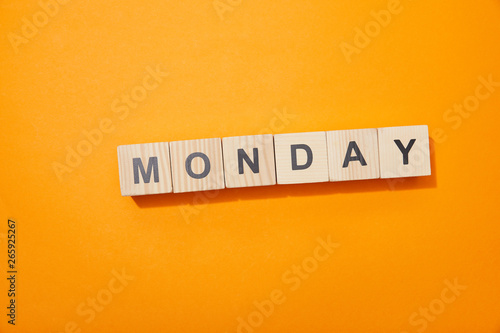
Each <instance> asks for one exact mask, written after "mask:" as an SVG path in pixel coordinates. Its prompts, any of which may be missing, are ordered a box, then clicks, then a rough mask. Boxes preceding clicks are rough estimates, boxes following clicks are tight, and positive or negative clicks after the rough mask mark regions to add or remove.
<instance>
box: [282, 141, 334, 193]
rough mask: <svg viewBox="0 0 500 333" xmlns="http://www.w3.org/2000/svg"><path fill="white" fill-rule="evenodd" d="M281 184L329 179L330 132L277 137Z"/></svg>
mask: <svg viewBox="0 0 500 333" xmlns="http://www.w3.org/2000/svg"><path fill="white" fill-rule="evenodd" d="M274 152H275V156H276V174H277V179H278V184H300V183H319V182H327V181H328V153H327V147H326V132H312V133H294V134H277V135H275V136H274Z"/></svg>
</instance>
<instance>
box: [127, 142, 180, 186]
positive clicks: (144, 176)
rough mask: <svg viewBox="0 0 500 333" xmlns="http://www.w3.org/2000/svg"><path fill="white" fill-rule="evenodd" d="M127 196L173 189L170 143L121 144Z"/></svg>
mask: <svg viewBox="0 0 500 333" xmlns="http://www.w3.org/2000/svg"><path fill="white" fill-rule="evenodd" d="M117 150H118V169H119V174H120V188H121V192H122V195H123V196H131V195H143V194H158V193H171V192H172V175H171V172H170V150H169V145H168V142H156V143H145V144H136V145H125V146H118V148H117Z"/></svg>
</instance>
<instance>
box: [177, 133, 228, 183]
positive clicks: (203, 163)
mask: <svg viewBox="0 0 500 333" xmlns="http://www.w3.org/2000/svg"><path fill="white" fill-rule="evenodd" d="M170 150H171V153H172V179H173V187H174V193H182V192H193V191H207V190H219V189H223V188H224V166H223V164H222V147H221V140H220V139H219V138H216V139H202V140H188V141H174V142H170Z"/></svg>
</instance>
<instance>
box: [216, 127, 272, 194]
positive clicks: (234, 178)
mask: <svg viewBox="0 0 500 333" xmlns="http://www.w3.org/2000/svg"><path fill="white" fill-rule="evenodd" d="M239 149H243V150H244V151H245V154H246V156H248V158H249V159H250V160H251V162H252V163H254V164H252V167H254V168H255V167H257V166H258V172H254V171H253V170H252V169H251V167H250V166H249V165H248V163H247V162H245V161H243V162H242V163H241V164H242V166H243V168H242V171H243V174H240V173H239V171H240V170H239V169H240V165H239V163H238V150H239ZM255 149H257V156H258V164H257V163H256V162H257V161H256V160H255V159H254V157H255V155H254V150H255ZM222 151H223V155H224V174H225V180H226V187H227V188H236V187H250V186H266V185H275V184H276V168H275V163H274V139H273V135H272V134H264V135H251V136H236V137H229V138H223V139H222Z"/></svg>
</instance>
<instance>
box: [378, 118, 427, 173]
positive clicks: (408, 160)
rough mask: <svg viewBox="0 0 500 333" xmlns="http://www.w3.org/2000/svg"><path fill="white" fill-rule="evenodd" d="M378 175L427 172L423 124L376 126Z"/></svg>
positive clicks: (425, 129)
mask: <svg viewBox="0 0 500 333" xmlns="http://www.w3.org/2000/svg"><path fill="white" fill-rule="evenodd" d="M378 142H379V153H380V174H381V178H400V177H416V176H429V175H430V174H431V162H430V152H429V132H428V129H427V125H420V126H404V127H385V128H379V129H378Z"/></svg>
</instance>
